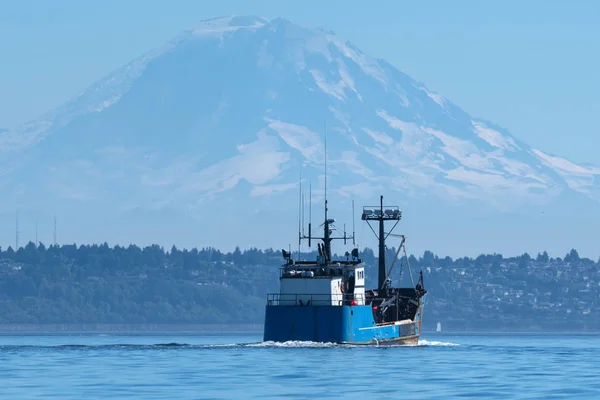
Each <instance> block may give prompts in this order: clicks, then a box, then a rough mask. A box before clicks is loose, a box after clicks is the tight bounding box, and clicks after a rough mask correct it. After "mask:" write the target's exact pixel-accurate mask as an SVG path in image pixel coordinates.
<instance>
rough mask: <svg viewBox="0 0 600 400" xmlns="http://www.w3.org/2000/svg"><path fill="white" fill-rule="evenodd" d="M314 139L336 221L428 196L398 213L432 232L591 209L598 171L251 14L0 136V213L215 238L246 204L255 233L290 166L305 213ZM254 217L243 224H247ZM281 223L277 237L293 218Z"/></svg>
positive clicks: (199, 34) (334, 43) (322, 37)
mask: <svg viewBox="0 0 600 400" xmlns="http://www.w3.org/2000/svg"><path fill="white" fill-rule="evenodd" d="M325 126H327V140H328V162H329V166H328V167H330V169H329V170H328V173H329V176H328V180H329V181H330V183H331V184H330V185H329V187H328V189H329V195H330V196H332V198H333V201H339V202H340V205H342V206H343V207H345V209H346V210H348V209H349V207H348V204H347V201H348V200H349V199H350V198H354V199H355V200H356V201H357V202H359V203H360V202H369V201H373V200H374V199H375V198H376V192H381V193H385V194H386V197H392V198H398V199H399V200H400V201H402V203H403V204H410V203H411V202H413V203H419V202H422V198H423V197H424V196H428V195H432V196H434V197H436V198H437V200H436V201H432V202H431V203H430V206H428V207H424V206H423V207H421V209H419V207H416V208H415V209H414V211H415V212H419V215H420V214H422V213H433V214H436V216H439V217H440V218H442V219H440V221H443V218H447V217H443V216H444V215H445V214H446V213H447V211H448V207H450V208H449V210H452V211H453V212H455V211H456V207H459V208H460V207H462V208H463V209H466V210H467V211H472V210H473V208H474V207H481V208H482V209H483V210H486V211H482V212H483V213H486V212H487V213H500V214H498V215H502V214H501V213H506V212H512V211H514V210H518V209H520V208H523V209H527V208H528V207H529V208H531V209H536V208H539V207H548V206H549V205H550V204H551V203H552V202H553V199H557V198H559V197H560V194H561V193H565V192H569V191H573V192H574V193H576V194H577V195H582V196H585V197H588V198H591V199H593V200H595V201H597V200H600V190H599V185H598V176H599V175H600V168H598V167H594V166H587V165H586V166H582V165H577V164H575V163H571V162H570V161H568V160H565V159H564V158H561V157H555V156H552V155H549V154H547V153H545V152H543V151H541V150H538V149H537V147H536V148H534V147H531V146H529V145H528V144H527V143H525V142H523V141H521V140H519V139H518V138H516V137H514V136H513V135H511V134H510V133H509V132H508V131H507V130H505V129H501V128H500V127H499V126H498V125H496V124H492V123H491V122H489V121H485V120H483V119H478V118H473V117H471V116H470V115H469V114H468V113H467V112H466V111H464V110H463V109H462V108H461V107H459V106H457V105H456V104H454V103H453V102H451V101H449V100H448V99H446V98H445V97H443V96H441V95H439V94H437V93H435V92H433V91H432V90H430V89H428V88H427V87H426V86H425V85H424V84H422V83H419V82H417V81H415V80H414V79H412V78H411V77H409V76H408V75H406V74H404V73H403V72H401V71H400V70H399V69H398V68H396V67H395V66H393V65H391V64H389V63H387V62H385V61H384V60H379V59H375V58H372V57H369V56H368V55H365V54H364V53H363V52H362V51H360V49H358V47H356V46H354V45H353V44H352V43H350V42H347V41H343V40H342V39H340V38H338V37H337V36H335V35H334V34H332V33H331V32H327V31H324V30H317V29H306V28H303V27H300V26H298V25H295V24H293V23H292V22H290V21H288V20H287V19H283V18H276V19H272V20H268V19H265V18H261V17H256V16H232V17H224V18H215V19H211V20H208V21H205V22H203V23H201V24H199V25H198V26H196V27H195V28H191V29H188V30H185V31H183V32H182V33H181V34H180V35H179V36H176V37H175V38H173V39H172V40H171V41H168V42H167V43H165V44H163V45H161V46H158V47H156V48H155V49H151V50H150V51H148V52H146V53H145V54H143V55H141V56H140V57H137V58H135V59H134V60H133V61H132V62H131V63H128V64H126V65H124V66H123V67H121V68H119V69H117V70H116V71H114V72H112V73H110V74H107V75H106V76H105V77H104V78H102V79H100V80H98V81H96V82H95V83H94V84H92V85H91V86H90V87H89V88H88V89H86V90H84V91H82V92H81V93H79V94H78V95H77V96H76V97H74V98H73V99H72V100H70V101H68V102H67V103H65V105H63V106H61V107H58V108H56V109H55V110H52V111H51V112H50V113H48V114H46V115H44V116H42V117H40V118H38V119H36V120H34V121H32V122H31V123H28V124H25V125H23V126H21V127H19V128H17V129H15V130H12V131H9V132H5V133H1V134H0V185H3V186H4V187H5V188H7V187H8V188H9V189H8V190H12V191H14V192H15V193H22V194H21V195H17V196H13V198H12V199H11V201H10V203H12V205H14V206H17V205H22V204H23V203H25V204H27V203H29V204H28V206H30V207H31V208H33V209H39V208H40V207H41V205H40V203H39V202H37V203H36V201H32V200H31V199H32V198H44V199H48V200H52V201H53V202H54V204H57V205H60V204H62V202H73V204H74V205H73V206H67V205H64V208H65V212H66V210H73V211H75V210H77V211H78V212H80V213H84V212H86V210H89V209H91V208H97V209H102V210H103V211H102V213H104V214H111V215H113V217H114V218H113V219H114V221H119V219H120V217H117V216H116V215H121V214H122V213H125V214H123V215H126V214H127V213H130V212H134V210H138V211H142V210H145V211H143V212H142V213H144V214H146V215H147V216H148V218H154V221H155V225H156V226H157V227H160V226H161V225H162V224H164V223H165V221H164V217H161V216H160V215H158V214H159V213H161V212H167V208H170V209H171V210H175V211H172V212H175V213H176V214H181V215H182V216H181V218H182V219H185V216H184V215H185V214H186V212H188V214H189V215H188V217H189V216H191V217H193V218H197V221H198V222H202V223H203V224H204V225H205V226H206V225H209V226H219V225H222V222H223V220H222V219H219V218H212V219H211V218H208V217H207V216H206V212H205V210H206V209H211V208H214V207H217V206H218V205H220V204H224V201H226V198H227V196H234V197H235V198H244V199H248V201H247V202H248V206H247V207H248V208H245V207H240V209H241V210H240V216H243V218H242V221H244V223H250V224H256V223H258V222H259V221H263V219H264V218H268V217H267V216H266V213H265V210H268V209H269V207H270V208H271V209H273V210H281V212H284V210H287V212H288V213H290V211H291V210H294V209H295V210H296V211H297V207H298V205H297V199H298V195H297V193H296V194H294V192H297V190H298V182H299V178H300V175H301V172H300V166H302V176H303V179H304V185H305V186H304V187H305V188H306V186H308V184H309V183H310V184H311V185H312V194H313V202H322V196H323V176H322V175H323V165H322V164H323V160H324V146H323V139H324V134H325ZM34 165H35V167H34ZM40 165H41V168H40V167H39V166H40ZM48 173H50V174H51V175H50V176H52V179H47V178H46V177H47V176H48ZM15 181H16V182H19V181H21V182H23V181H25V182H26V184H21V185H20V186H19V185H18V184H16V185H15ZM112 193H119V194H120V196H112V195H111V194H112ZM577 195H576V196H577ZM86 202H87V203H86ZM290 202H292V203H291V205H290V206H287V207H285V206H281V204H284V203H290ZM111 204H118V206H111ZM344 204H345V205H344ZM315 206H317V205H316V204H315ZM563 206H564V205H559V206H556V207H558V209H560V208H563ZM56 207H59V206H55V208H56ZM277 207H281V208H277ZM438 208H439V211H437V209H438ZM184 209H185V210H187V211H182V210H184ZM257 210H259V211H258V212H259V214H260V215H261V217H257V218H259V219H258V220H257V219H254V218H251V217H250V215H253V213H256V212H257ZM261 210H262V211H261ZM432 210H433V211H432ZM462 212H463V213H464V212H465V211H464V210H463V211H462ZM148 213H150V214H148ZM152 213H154V215H153V214H152ZM292 214H295V213H292ZM150 215H153V216H152V217H151V216H150ZM165 215H166V214H165ZM342 215H343V216H344V217H345V219H346V220H347V221H350V220H351V218H350V217H349V215H348V212H347V211H346V212H345V213H342ZM228 218H231V219H230V220H229V223H230V224H234V225H235V223H236V218H232V217H228ZM499 218H500V217H499ZM271 219H272V223H276V222H275V221H276V218H274V217H271ZM132 221H135V218H134V219H133V220H132ZM138 222H139V221H138ZM130 223H133V222H130ZM289 223H290V224H292V228H291V231H293V226H295V225H297V221H295V222H294V221H293V220H292V217H291V216H290V220H289ZM432 223H433V221H432ZM227 226H229V227H232V225H227ZM273 226H275V225H273ZM171 229H173V228H171ZM188 229H192V228H191V226H190V227H189V228H188ZM291 231H290V232H289V233H287V234H286V235H291V234H292V233H291ZM245 236H247V235H241V234H240V236H238V237H237V238H236V240H238V241H239V240H241V238H243V237H245ZM226 238H227V235H225V234H223V235H222V239H221V240H225V241H227V239H226ZM130 240H131V239H130ZM441 251H443V250H441Z"/></svg>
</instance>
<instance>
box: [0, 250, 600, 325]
mask: <svg viewBox="0 0 600 400" xmlns="http://www.w3.org/2000/svg"><path fill="white" fill-rule="evenodd" d="M388 254H389V256H388V260H391V259H392V257H393V256H394V254H395V249H393V248H392V249H389V251H388ZM305 256H307V257H308V256H310V255H305ZM361 258H363V259H364V260H365V261H366V262H367V264H368V267H367V279H368V280H369V282H371V285H372V284H374V283H375V282H376V275H375V274H376V269H375V266H376V263H377V259H376V258H375V257H374V253H373V251H372V250H370V249H364V250H363V251H362V252H361ZM282 261H283V259H282V256H281V251H276V250H270V249H269V250H258V249H249V250H244V251H240V250H239V249H236V250H235V251H234V252H231V253H222V252H220V251H219V250H216V249H212V248H204V249H200V250H198V249H191V250H186V249H184V250H180V249H177V248H176V247H173V248H171V249H169V250H168V251H167V250H164V249H162V248H161V247H158V246H150V247H145V248H140V247H137V246H134V245H131V246H129V247H119V246H116V247H109V246H108V245H107V244H103V245H89V246H86V245H82V246H76V245H63V246H50V247H46V246H44V245H43V244H39V245H38V246H36V245H35V244H33V243H29V244H28V245H27V246H25V247H21V248H19V250H18V251H17V252H15V251H14V250H13V249H12V248H10V247H9V248H8V249H6V250H3V249H0V307H1V308H0V310H1V311H0V323H2V324H48V323H111V324H113V323H114V324H119V323H128V324H131V323H140V324H141V323H156V324H240V323H258V324H260V323H262V319H263V314H264V304H265V296H266V294H267V293H269V292H275V291H277V290H278V280H277V278H278V266H279V265H281V263H282ZM406 264H407V263H406V260H403V261H402V262H399V263H397V264H396V267H395V268H394V271H393V273H392V279H393V280H394V281H395V282H398V280H402V283H404V284H406V283H410V280H409V275H408V274H407V271H408V269H407V267H406ZM409 264H410V266H411V267H412V271H413V274H415V275H416V274H417V273H418V271H419V270H421V269H423V271H424V279H425V287H426V288H427V289H428V290H429V299H428V304H427V306H426V309H425V310H426V311H425V325H426V327H428V328H431V327H433V326H435V324H436V323H437V322H438V321H439V322H442V324H443V326H444V327H447V328H449V329H454V330H465V329H472V330H480V329H496V330H532V329H555V330H556V329H559V330H574V329H575V330H591V329H600V318H598V316H599V315H600V302H599V295H600V277H599V274H598V267H599V265H598V263H596V262H594V261H592V260H589V259H581V258H580V257H579V256H578V254H577V252H576V251H575V250H572V251H571V252H570V253H569V254H567V255H566V256H565V257H564V259H561V258H556V259H552V258H550V257H548V255H547V254H546V253H542V254H538V256H537V257H536V258H531V257H530V256H529V255H528V254H524V255H522V256H519V257H513V258H504V257H502V256H501V255H481V256H479V257H477V258H475V259H471V258H460V259H456V260H453V259H451V258H450V257H445V258H440V257H438V256H436V255H434V254H432V253H431V252H425V253H424V254H423V255H422V256H420V257H414V256H410V257H409ZM415 279H416V277H415ZM369 286H370V285H369Z"/></svg>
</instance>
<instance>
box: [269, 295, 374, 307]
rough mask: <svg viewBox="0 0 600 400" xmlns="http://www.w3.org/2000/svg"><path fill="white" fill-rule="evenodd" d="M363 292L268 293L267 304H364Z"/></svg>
mask: <svg viewBox="0 0 600 400" xmlns="http://www.w3.org/2000/svg"><path fill="white" fill-rule="evenodd" d="M364 304H365V295H364V294H363V293H356V294H352V293H343V294H331V293H330V294H318V293H297V294H296V293H284V294H282V293H269V294H267V305H269V306H342V305H348V306H349V305H364Z"/></svg>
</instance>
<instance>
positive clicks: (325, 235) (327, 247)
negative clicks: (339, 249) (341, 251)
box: [323, 121, 331, 265]
mask: <svg viewBox="0 0 600 400" xmlns="http://www.w3.org/2000/svg"><path fill="white" fill-rule="evenodd" d="M323 230H324V232H323V244H324V247H325V248H324V250H325V251H324V253H325V264H326V265H327V264H328V263H329V261H330V260H331V238H330V237H329V233H330V230H329V219H327V121H325V223H324V224H323Z"/></svg>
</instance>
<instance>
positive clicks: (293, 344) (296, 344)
mask: <svg viewBox="0 0 600 400" xmlns="http://www.w3.org/2000/svg"><path fill="white" fill-rule="evenodd" d="M435 346H442V347H445V346H458V344H456V343H451V342H440V341H435V340H434V341H429V340H424V339H421V340H419V343H418V344H415V345H394V346H388V345H379V346H377V345H375V346H374V345H361V344H337V343H321V342H304V341H289V342H255V343H223V344H188V343H157V344H100V345H83V344H60V345H45V346H44V345H16V344H15V345H0V352H10V351H23V350H33V351H36V350H56V351H60V350H82V351H93V350H95V351H99V350H100V351H101V350H168V349H174V350H177V349H200V350H202V349H207V350H208V349H238V348H245V347H248V348H263V349H268V348H292V349H297V348H316V349H320V348H354V347H435Z"/></svg>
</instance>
